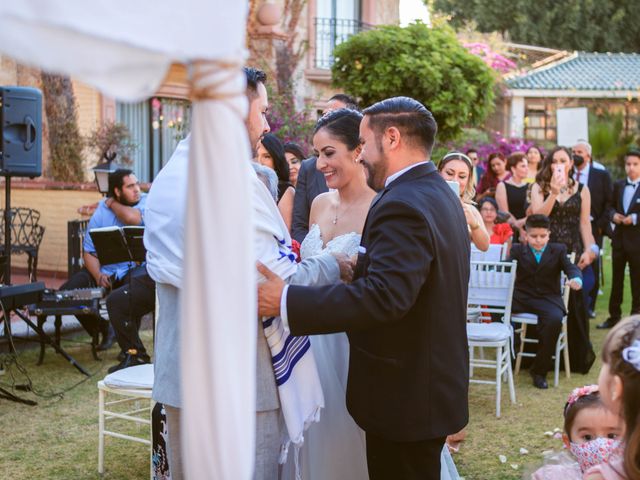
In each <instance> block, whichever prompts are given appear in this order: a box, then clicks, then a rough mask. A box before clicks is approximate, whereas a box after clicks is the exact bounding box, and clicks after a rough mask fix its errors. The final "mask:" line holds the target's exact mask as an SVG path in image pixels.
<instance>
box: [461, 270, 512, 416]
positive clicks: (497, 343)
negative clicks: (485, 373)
mask: <svg viewBox="0 0 640 480" xmlns="http://www.w3.org/2000/svg"><path fill="white" fill-rule="evenodd" d="M516 267H517V262H515V261H513V262H474V261H472V262H471V275H470V277H469V299H468V301H467V304H468V310H472V309H473V308H477V309H480V311H481V318H480V320H488V321H491V318H490V317H486V315H487V314H491V313H497V314H500V315H502V322H496V323H482V322H481V323H474V322H469V323H467V337H468V341H469V371H470V379H469V381H470V382H471V383H484V384H490V385H493V384H495V386H496V417H498V418H500V400H501V395H502V379H503V377H505V378H506V381H507V382H508V386H509V398H510V399H511V403H515V402H516V390H515V386H514V384H513V372H512V370H511V356H510V355H511V350H512V346H513V329H512V328H511V300H512V297H513V286H514V283H515V277H516ZM482 315H484V316H485V317H484V318H483V317H482ZM476 347H480V348H485V347H486V348H495V349H496V358H495V360H492V359H485V358H475V356H474V349H475V348H476ZM475 368H491V369H495V371H496V375H495V380H481V379H476V378H473V373H474V369H475Z"/></svg>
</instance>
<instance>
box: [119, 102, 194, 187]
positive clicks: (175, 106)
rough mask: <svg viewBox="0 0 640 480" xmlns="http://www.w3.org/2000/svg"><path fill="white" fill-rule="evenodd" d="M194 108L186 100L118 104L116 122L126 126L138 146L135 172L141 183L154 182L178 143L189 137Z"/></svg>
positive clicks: (135, 155)
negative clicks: (192, 109)
mask: <svg viewBox="0 0 640 480" xmlns="http://www.w3.org/2000/svg"><path fill="white" fill-rule="evenodd" d="M190 120H191V104H190V102H188V101H186V100H176V99H171V98H162V97H153V98H151V99H149V100H146V101H143V102H138V103H122V102H118V103H117V104H116V121H117V122H120V123H123V124H125V125H126V126H127V127H128V128H129V131H130V132H131V137H132V139H133V141H134V142H135V143H136V144H137V145H138V148H137V150H136V151H135V153H134V155H133V158H134V162H133V166H132V170H133V171H134V173H135V174H136V176H137V177H138V179H139V180H140V181H141V182H151V181H153V179H154V177H155V176H156V175H157V174H158V172H159V171H160V169H161V168H162V167H163V166H164V165H165V164H166V163H167V162H168V161H169V158H171V155H172V154H173V151H174V150H175V149H176V146H177V145H178V142H180V140H182V139H183V138H185V137H186V136H187V134H188V133H189V129H190Z"/></svg>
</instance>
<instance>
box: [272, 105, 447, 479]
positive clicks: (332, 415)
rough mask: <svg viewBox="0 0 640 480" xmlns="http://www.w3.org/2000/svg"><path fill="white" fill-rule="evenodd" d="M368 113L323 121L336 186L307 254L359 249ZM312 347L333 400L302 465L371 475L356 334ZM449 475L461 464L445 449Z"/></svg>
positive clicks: (324, 200) (321, 160) (332, 473)
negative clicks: (350, 407) (357, 399)
mask: <svg viewBox="0 0 640 480" xmlns="http://www.w3.org/2000/svg"><path fill="white" fill-rule="evenodd" d="M361 119H362V115H361V114H360V113H358V112H356V111H354V110H348V109H340V110H334V111H332V112H329V113H327V114H325V115H324V116H323V117H322V118H321V119H320V120H318V123H317V125H316V128H315V132H314V136H313V148H314V154H315V155H316V157H317V158H318V160H317V164H316V165H317V168H318V170H320V172H322V173H323V174H324V177H325V179H326V181H327V186H328V187H329V189H330V190H329V192H327V193H323V194H321V195H319V196H318V197H316V199H315V200H314V201H313V204H312V205H311V212H310V214H309V225H310V228H309V233H308V234H307V236H306V237H305V239H304V241H303V242H302V245H301V247H300V255H301V257H302V258H303V259H304V258H308V257H311V256H314V255H319V254H321V253H324V252H328V253H334V254H336V253H342V254H345V255H347V256H349V257H352V256H355V255H357V252H358V247H359V246H360V238H361V235H362V229H363V227H364V223H365V220H366V218H367V213H368V212H369V206H370V205H371V201H372V200H373V197H374V196H375V192H374V191H373V190H372V189H370V188H369V187H368V186H367V182H366V174H365V171H364V168H363V167H362V165H361V164H360V163H359V156H360V150H361V147H360V134H359V127H360V121H361ZM309 338H310V339H311V349H312V350H313V354H314V357H315V360H316V365H317V368H318V373H319V376H320V383H321V384H322V391H323V393H324V400H325V407H324V409H323V410H322V412H321V415H320V422H318V423H313V424H311V426H310V427H309V429H308V430H307V431H306V433H305V440H304V444H303V446H302V449H301V451H300V457H299V458H300V465H299V467H300V468H299V471H300V473H301V476H302V478H303V479H304V480H367V479H368V478H369V474H368V471H367V455H366V444H365V434H364V431H363V430H362V429H360V427H358V425H356V423H355V421H354V420H353V418H352V417H351V415H350V414H349V412H348V411H347V406H346V389H347V374H348V371H349V340H348V339H347V335H346V333H333V334H328V335H313V336H310V337H309ZM293 457H295V455H291V456H290V457H289V462H288V464H287V465H286V466H285V468H284V469H283V475H282V478H283V479H289V478H291V479H293V478H295V473H294V472H295V466H294V465H293V464H294V460H293ZM442 462H443V463H442V478H443V479H449V478H458V477H457V473H456V475H451V473H450V472H451V470H453V472H455V466H453V462H452V460H451V457H450V455H449V452H448V450H446V446H445V449H444V450H443V456H442Z"/></svg>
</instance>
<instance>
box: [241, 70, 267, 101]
mask: <svg viewBox="0 0 640 480" xmlns="http://www.w3.org/2000/svg"><path fill="white" fill-rule="evenodd" d="M242 70H243V71H244V74H245V75H246V76H247V93H248V95H249V98H253V97H254V96H255V95H256V94H257V93H258V84H259V83H263V84H264V83H266V82H267V74H266V73H264V72H263V71H262V70H259V69H257V68H253V67H243V68H242Z"/></svg>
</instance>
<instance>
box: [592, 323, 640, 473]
mask: <svg viewBox="0 0 640 480" xmlns="http://www.w3.org/2000/svg"><path fill="white" fill-rule="evenodd" d="M598 385H599V388H600V394H601V397H602V401H603V403H604V404H605V405H606V406H607V408H608V409H609V410H611V411H612V412H614V413H615V414H616V415H618V416H619V417H620V418H622V419H623V420H624V423H625V429H626V433H625V434H624V438H623V439H622V441H623V444H624V453H621V454H620V455H617V456H614V457H612V458H611V459H610V461H609V463H607V464H601V465H597V466H595V467H593V468H591V469H589V470H588V471H587V472H586V474H585V475H584V478H585V480H635V479H638V478H640V315H633V316H631V317H629V318H626V319H624V320H622V321H621V322H619V323H618V324H617V325H616V326H615V327H614V328H613V329H612V330H611V331H610V332H609V334H608V335H607V338H605V340H604V345H603V346H602V369H601V370H600V377H599V378H598Z"/></svg>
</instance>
